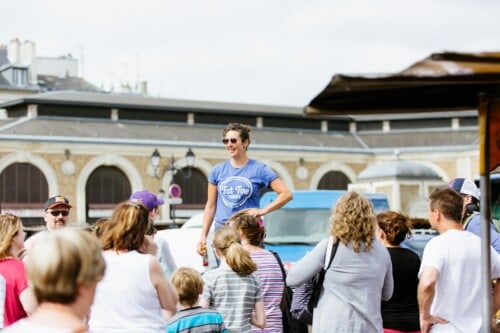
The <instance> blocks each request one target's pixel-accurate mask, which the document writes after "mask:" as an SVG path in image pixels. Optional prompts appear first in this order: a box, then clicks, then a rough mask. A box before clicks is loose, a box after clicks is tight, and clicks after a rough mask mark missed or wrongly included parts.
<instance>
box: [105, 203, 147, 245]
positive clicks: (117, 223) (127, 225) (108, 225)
mask: <svg viewBox="0 0 500 333" xmlns="http://www.w3.org/2000/svg"><path fill="white" fill-rule="evenodd" d="M149 223H150V222H149V211H148V209H147V208H146V207H145V206H143V205H142V204H140V203H137V202H134V201H124V202H121V203H119V204H118V206H116V208H115V210H114V211H113V215H111V217H110V218H109V219H108V220H107V221H106V222H104V223H102V224H101V225H100V226H99V227H100V232H101V236H100V239H101V243H102V248H103V249H104V250H127V251H132V250H139V249H140V247H141V245H142V244H143V242H144V235H145V234H146V230H147V228H148V226H149ZM101 229H102V230H101Z"/></svg>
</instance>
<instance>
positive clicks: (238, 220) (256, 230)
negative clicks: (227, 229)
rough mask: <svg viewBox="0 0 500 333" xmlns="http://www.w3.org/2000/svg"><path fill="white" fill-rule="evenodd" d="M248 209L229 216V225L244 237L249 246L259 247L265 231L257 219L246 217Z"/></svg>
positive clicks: (250, 216)
mask: <svg viewBox="0 0 500 333" xmlns="http://www.w3.org/2000/svg"><path fill="white" fill-rule="evenodd" d="M247 211H248V209H244V210H241V211H239V212H237V213H236V214H234V215H233V216H231V217H230V218H229V221H230V223H231V225H232V226H233V227H234V228H235V229H236V230H239V231H241V232H242V233H243V235H245V238H247V239H248V241H249V242H250V244H252V245H256V246H260V245H261V243H262V242H263V241H264V237H265V235H266V229H265V228H264V227H263V226H261V225H260V222H259V218H257V217H255V216H252V215H248V214H247Z"/></svg>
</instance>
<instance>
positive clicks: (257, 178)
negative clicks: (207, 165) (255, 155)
mask: <svg viewBox="0 0 500 333" xmlns="http://www.w3.org/2000/svg"><path fill="white" fill-rule="evenodd" d="M277 177H278V176H277V175H276V173H275V172H274V171H273V170H272V169H271V168H270V167H268V166H267V165H266V164H264V163H261V162H258V161H256V160H252V159H249V160H248V162H247V164H245V165H244V166H242V167H241V168H235V167H233V166H232V165H231V162H230V161H229V160H228V161H224V162H222V163H219V164H217V165H216V166H214V167H213V168H212V170H211V171H210V174H209V175H208V181H209V182H210V183H212V184H214V185H215V186H217V208H216V211H215V218H214V220H215V228H216V229H217V228H219V227H220V226H221V225H222V224H224V223H225V222H226V221H227V220H228V219H229V218H230V217H231V215H233V214H234V213H236V212H239V211H240V210H242V209H246V208H259V199H260V190H261V189H262V188H265V187H269V184H271V182H272V181H273V180H274V179H276V178H277Z"/></svg>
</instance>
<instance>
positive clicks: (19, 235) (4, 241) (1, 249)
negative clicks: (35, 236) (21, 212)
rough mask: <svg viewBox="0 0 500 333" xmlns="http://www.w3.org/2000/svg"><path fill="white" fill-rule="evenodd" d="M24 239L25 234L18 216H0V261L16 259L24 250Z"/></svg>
mask: <svg viewBox="0 0 500 333" xmlns="http://www.w3.org/2000/svg"><path fill="white" fill-rule="evenodd" d="M25 237H26V233H25V232H24V229H23V224H22V223H21V219H20V218H19V217H18V216H16V215H14V214H2V215H0V259H5V258H7V257H17V255H18V254H19V252H20V251H21V250H22V249H23V248H24V238H25Z"/></svg>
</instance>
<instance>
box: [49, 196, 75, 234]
mask: <svg viewBox="0 0 500 333" xmlns="http://www.w3.org/2000/svg"><path fill="white" fill-rule="evenodd" d="M71 207H72V206H71V205H70V204H69V200H68V198H66V197H64V196H62V195H55V196H53V197H50V198H49V200H47V202H46V203H45V208H44V215H43V219H44V221H45V223H46V225H47V229H49V230H54V229H57V228H62V227H65V226H66V225H67V224H68V221H69V211H70V209H71Z"/></svg>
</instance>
